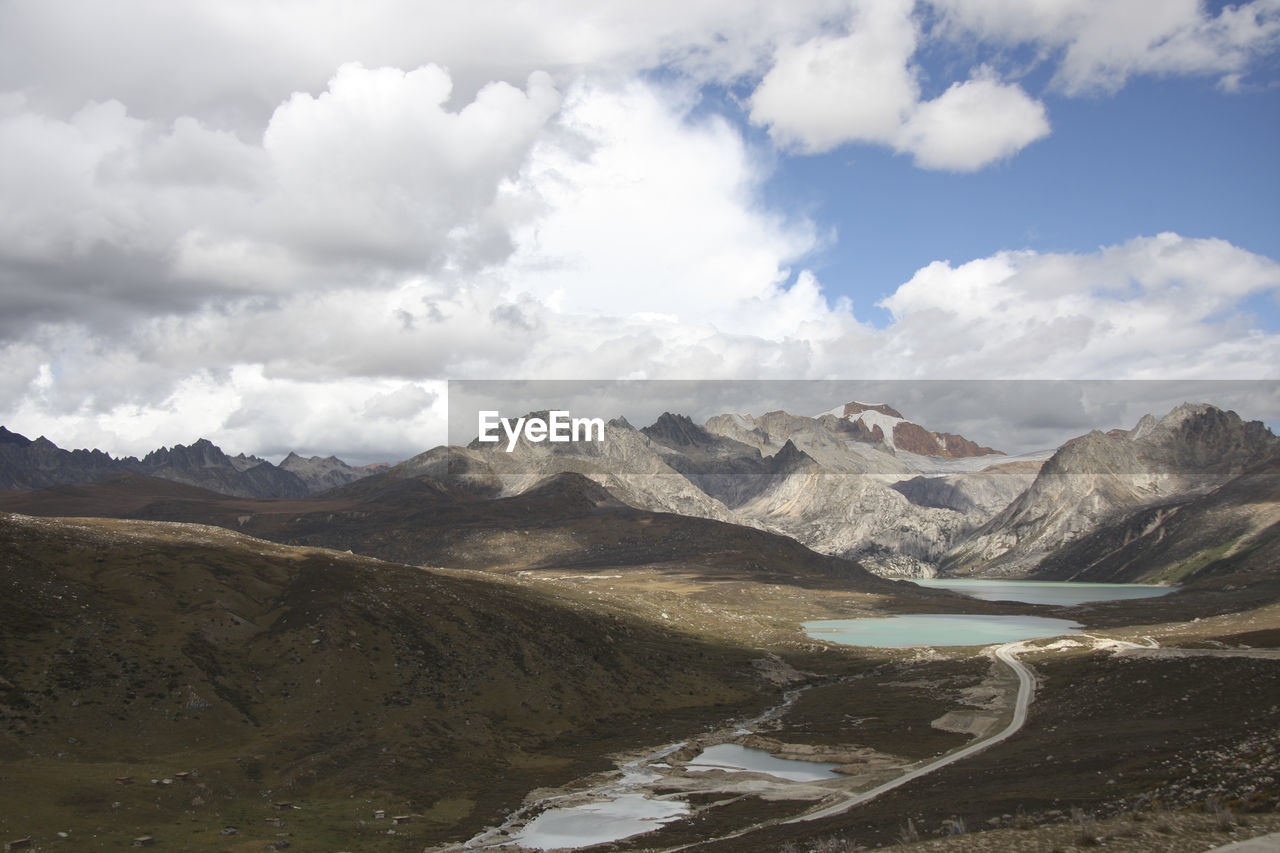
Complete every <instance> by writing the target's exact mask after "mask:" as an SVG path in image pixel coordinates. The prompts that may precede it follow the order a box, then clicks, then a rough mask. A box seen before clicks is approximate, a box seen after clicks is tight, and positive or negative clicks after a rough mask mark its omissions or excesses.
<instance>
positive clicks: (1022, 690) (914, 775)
mask: <svg viewBox="0 0 1280 853" xmlns="http://www.w3.org/2000/svg"><path fill="white" fill-rule="evenodd" d="M1021 651H1025V649H1024V648H1023V645H1022V643H1021V642H1017V643H1005V644H1004V645H1003V646H1000V647H998V648H997V649H996V650H995V653H996V657H997V658H999V659H1000V660H1001V661H1003V662H1004V663H1006V664H1008V665H1009V668H1010V669H1012V670H1013V671H1014V673H1015V674H1016V675H1017V676H1018V696H1017V699H1015V700H1014V704H1013V719H1011V720H1010V721H1009V725H1007V726H1005V727H1004V728H1003V729H1002V730H1000V731H998V732H996V733H995V734H993V735H991V736H990V737H986V738H983V739H982V740H979V741H974V742H973V743H971V744H969V745H968V746H966V747H963V748H962V749H958V750H956V751H955V752H952V753H948V754H947V755H944V756H942V757H941V758H937V759H934V760H933V761H930V762H929V763H928V764H922V765H921V766H919V767H917V768H915V769H914V770H910V771H908V772H906V773H904V774H902V775H901V776H899V777H897V778H896V779H890V780H889V781H888V782H885V783H884V784H882V785H877V786H876V787H874V788H872V789H870V790H868V791H860V792H858V793H856V794H850V795H848V798H847V799H845V800H843V801H842V802H838V803H835V804H834V805H830V806H826V807H824V808H820V809H817V810H815V811H811V812H806V813H805V814H802V815H800V816H799V817H794V818H792V819H790V820H788V821H786V823H802V822H804V821H809V820H818V819H820V818H824V817H831V816H833V815H838V814H843V813H844V812H847V811H848V810H849V809H851V808H853V807H854V806H858V805H861V804H862V803H865V802H867V801H868V800H873V799H875V798H876V797H878V796H880V795H881V794H884V793H887V792H889V791H892V790H893V789H894V788H899V787H901V786H903V785H905V784H907V783H908V782H910V781H912V780H914V779H919V778H920V777H921V776H927V775H928V774H930V773H932V772H934V771H935V770H941V769H942V768H943V767H946V766H948V765H950V764H954V763H955V762H957V761H962V760H964V759H966V758H968V757H969V756H971V755H973V754H975V753H978V752H981V751H982V750H984V749H986V748H987V747H989V746H992V745H993V744H997V743H1000V741H1002V740H1005V739H1007V738H1009V737H1011V736H1012V735H1013V734H1014V733H1015V732H1017V731H1018V730H1019V729H1021V728H1022V726H1023V725H1024V724H1025V723H1026V722H1027V709H1028V708H1029V707H1030V705H1031V699H1032V697H1033V696H1034V695H1035V683H1036V682H1035V677H1034V676H1032V674H1031V670H1029V669H1027V666H1026V664H1024V663H1023V662H1022V661H1020V660H1018V658H1017V657H1016V655H1017V653H1018V652H1021Z"/></svg>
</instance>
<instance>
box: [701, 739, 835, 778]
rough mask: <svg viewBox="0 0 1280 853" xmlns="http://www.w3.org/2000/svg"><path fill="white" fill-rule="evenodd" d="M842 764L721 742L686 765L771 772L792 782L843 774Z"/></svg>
mask: <svg viewBox="0 0 1280 853" xmlns="http://www.w3.org/2000/svg"><path fill="white" fill-rule="evenodd" d="M838 766H839V765H838V764H830V763H827V762H824V761H795V760H793V759H790V758H778V757H777V756H775V755H770V754H769V753H767V752H765V751H764V750H763V749H753V748H751V747H749V746H742V745H741V744H736V743H718V744H716V745H715V746H709V747H707V748H706V749H704V750H703V751H702V753H701V754H700V755H698V757H697V758H694V759H693V760H692V761H690V762H689V763H688V764H686V765H685V769H686V770H688V771H690V772H703V771H707V770H728V771H730V772H734V771H737V772H742V771H752V772H755V773H768V774H769V775H770V776H776V777H777V778H779V779H787V780H788V781H791V782H817V781H819V780H821V779H840V778H843V777H842V776H841V774H839V773H837V772H836V768H837V767H838Z"/></svg>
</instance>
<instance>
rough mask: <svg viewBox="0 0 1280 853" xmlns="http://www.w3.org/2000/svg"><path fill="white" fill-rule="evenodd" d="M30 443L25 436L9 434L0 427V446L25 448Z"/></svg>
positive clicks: (14, 433)
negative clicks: (8, 445) (9, 445)
mask: <svg viewBox="0 0 1280 853" xmlns="http://www.w3.org/2000/svg"><path fill="white" fill-rule="evenodd" d="M30 443H31V439H29V438H27V437H26V436H25V435H22V434H20V433H16V432H10V431H9V430H7V429H5V428H4V427H2V426H0V444H16V445H17V446H18V447H26V446H27V445H28V444H30Z"/></svg>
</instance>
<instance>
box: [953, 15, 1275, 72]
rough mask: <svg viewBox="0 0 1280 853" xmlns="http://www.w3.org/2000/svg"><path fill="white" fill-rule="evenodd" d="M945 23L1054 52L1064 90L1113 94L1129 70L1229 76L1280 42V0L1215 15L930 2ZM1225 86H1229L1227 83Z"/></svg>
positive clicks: (964, 30)
mask: <svg viewBox="0 0 1280 853" xmlns="http://www.w3.org/2000/svg"><path fill="white" fill-rule="evenodd" d="M931 3H932V4H933V5H934V6H935V7H937V8H938V9H939V10H940V11H942V12H943V13H944V15H945V16H946V18H947V20H948V21H949V23H950V24H951V26H953V27H955V28H956V29H957V30H959V31H962V32H961V33H958V34H957V36H956V37H963V33H968V34H971V35H976V36H977V37H978V38H980V39H983V40H991V41H995V42H1005V43H1036V44H1040V45H1042V46H1044V47H1046V48H1049V49H1052V50H1055V51H1060V54H1061V61H1060V64H1059V65H1058V67H1057V71H1056V74H1055V78H1054V82H1055V84H1056V86H1057V87H1058V88H1059V89H1061V90H1062V91H1064V92H1066V93H1068V94H1081V93H1086V92H1091V91H1099V90H1101V91H1114V90H1116V89H1118V88H1120V87H1121V86H1123V85H1124V84H1125V82H1126V81H1127V80H1128V78H1129V77H1131V76H1132V75H1135V74H1151V73H1156V74H1222V75H1223V79H1224V80H1225V81H1231V80H1235V81H1236V83H1237V84H1238V80H1239V75H1240V74H1241V73H1243V72H1246V71H1247V70H1249V69H1250V66H1251V64H1252V63H1253V61H1254V60H1255V59H1256V58H1257V57H1258V56H1259V55H1260V54H1261V53H1263V52H1265V51H1268V50H1274V49H1275V47H1276V44H1277V42H1278V40H1280V3H1278V2H1276V0H1251V2H1245V3H1240V4H1238V5H1229V6H1226V7H1224V8H1223V9H1222V10H1221V11H1219V12H1218V13H1217V14H1216V15H1213V14H1210V13H1208V12H1206V10H1205V9H1204V5H1203V4H1202V3H1200V2H1199V0H1125V2H1115V0H931ZM1228 85H1231V84H1230V82H1228Z"/></svg>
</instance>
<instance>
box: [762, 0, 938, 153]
mask: <svg viewBox="0 0 1280 853" xmlns="http://www.w3.org/2000/svg"><path fill="white" fill-rule="evenodd" d="M913 5H914V3H913V2H912V0H888V2H874V3H862V4H859V5H858V6H857V7H856V9H855V12H854V15H853V18H852V20H851V22H850V23H849V32H848V33H847V34H845V35H841V36H829V35H820V36H817V37H815V38H812V39H809V40H808V41H805V42H803V43H800V44H786V45H782V46H780V47H779V48H778V50H777V52H776V53H775V54H774V58H773V67H772V68H770V69H769V73H768V74H766V75H765V76H764V79H763V80H761V82H760V85H759V86H758V87H757V88H756V90H755V92H754V93H753V94H752V95H751V120H752V121H753V122H755V123H756V124H759V125H767V126H768V127H769V130H770V133H771V134H772V135H773V137H774V138H775V139H776V140H777V141H778V142H779V143H781V144H783V145H790V146H794V147H796V148H799V149H800V150H802V151H806V152H811V153H812V152H821V151H829V150H830V149H832V148H834V147H836V146H837V145H841V144H843V143H846V142H875V143H889V142H891V141H892V140H893V139H894V138H895V137H896V136H897V134H898V132H899V129H900V128H901V126H902V124H903V122H904V121H905V120H906V119H907V117H908V116H909V115H910V114H911V111H912V110H913V109H914V108H915V104H916V102H917V100H918V99H919V85H918V84H917V82H916V72H915V70H914V69H913V68H912V67H911V65H910V62H911V57H912V55H913V54H914V53H915V51H916V43H917V40H918V38H919V32H918V27H917V25H916V23H915V21H914V20H913V19H912V15H911V12H912V7H913Z"/></svg>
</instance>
